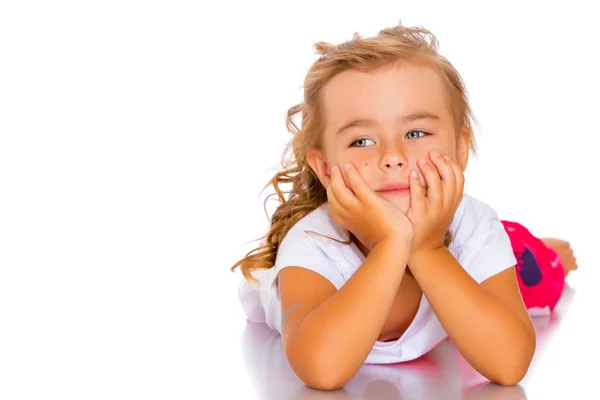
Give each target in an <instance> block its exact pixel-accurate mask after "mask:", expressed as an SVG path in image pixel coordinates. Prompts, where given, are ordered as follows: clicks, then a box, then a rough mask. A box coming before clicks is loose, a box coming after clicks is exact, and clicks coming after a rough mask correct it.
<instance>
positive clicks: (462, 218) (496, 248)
mask: <svg viewBox="0 0 600 400" xmlns="http://www.w3.org/2000/svg"><path fill="white" fill-rule="evenodd" d="M328 208H329V204H328V203H325V204H323V205H322V206H321V207H319V208H317V209H316V210H314V211H312V212H311V213H309V214H308V215H306V216H305V217H304V218H302V219H301V220H300V221H298V222H297V223H296V224H295V225H294V226H293V227H292V228H291V229H290V230H289V232H288V233H287V234H286V236H285V237H284V239H283V241H282V242H281V244H280V246H279V250H278V253H277V257H276V259H275V265H274V266H273V268H271V269H268V270H263V271H253V272H252V275H253V276H254V277H255V278H257V279H258V280H259V281H260V284H256V283H254V282H249V281H246V280H245V279H244V278H242V282H241V284H240V287H239V291H238V295H239V298H240V301H241V303H242V306H243V308H244V311H245V313H246V315H247V317H248V319H249V320H250V321H253V322H264V323H266V324H267V325H268V326H269V327H271V328H272V329H275V330H277V331H278V332H279V333H281V301H280V297H279V287H278V280H277V274H278V273H279V271H280V270H281V269H282V268H285V267H288V266H302V267H304V268H308V269H310V270H313V271H315V272H317V273H319V274H321V275H322V276H324V277H325V278H327V279H328V280H329V281H330V282H331V283H332V284H333V285H334V286H335V287H336V288H337V289H340V288H341V287H342V285H343V284H344V283H345V282H346V281H348V279H350V277H351V276H352V274H354V272H355V271H356V270H357V269H358V268H359V267H360V266H361V264H362V263H363V261H364V260H365V256H364V255H363V253H362V252H361V251H360V249H358V247H357V246H356V245H355V244H354V243H351V244H343V243H338V242H336V241H334V240H331V239H329V238H327V237H323V236H318V235H314V234H311V233H308V232H306V231H309V232H310V231H312V232H317V233H318V234H321V235H325V236H329V237H333V238H335V239H337V240H340V241H348V239H349V232H348V231H347V230H345V229H344V228H342V227H341V226H340V225H338V224H337V222H336V221H335V220H334V219H333V218H332V217H331V216H330V215H329V212H328ZM450 231H451V232H452V234H453V241H452V243H451V244H450V246H449V250H450V252H451V253H452V254H453V255H454V257H455V258H456V259H457V260H458V262H459V263H460V265H461V266H462V267H463V268H464V269H465V271H467V273H468V274H469V275H470V276H471V277H473V279H474V280H475V281H477V282H478V283H481V282H483V281H484V280H486V279H487V278H489V277H491V276H493V275H495V274H497V273H499V272H501V271H504V270H506V269H507V268H510V267H512V266H514V265H515V264H516V263H517V260H516V259H515V256H514V253H513V251H512V247H511V244H510V239H509V237H508V234H507V233H506V231H505V230H504V226H503V225H502V223H501V222H500V219H499V218H498V216H497V214H496V212H495V211H494V210H493V209H492V208H491V207H490V206H488V205H487V204H485V203H483V202H481V201H479V200H477V199H475V198H473V197H471V196H468V195H467V194H464V195H463V199H462V201H461V203H460V205H459V207H458V209H457V211H456V213H455V215H454V219H453V221H452V224H451V225H450ZM447 336H448V335H447V333H446V331H445V330H444V328H443V327H442V325H441V324H440V322H439V320H438V318H437V317H436V315H435V314H434V312H433V310H432V308H431V306H430V305H429V302H428V301H427V298H426V297H425V296H424V295H422V297H421V302H420V304H419V309H418V311H417V314H416V316H415V318H414V319H413V321H412V323H411V324H410V326H409V327H408V329H407V330H406V332H404V334H403V335H402V336H401V337H400V338H398V339H397V340H394V341H389V342H380V341H376V342H375V344H374V345H373V348H372V349H371V352H370V353H369V355H368V357H367V359H366V360H365V363H371V364H388V363H396V362H403V361H409V360H413V359H415V358H418V357H420V356H421V355H423V354H425V353H427V352H428V351H429V350H431V349H432V348H434V347H435V346H436V345H437V344H438V343H440V342H441V341H442V340H444V339H445V338H446V337H447Z"/></svg>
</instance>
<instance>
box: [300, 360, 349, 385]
mask: <svg viewBox="0 0 600 400" xmlns="http://www.w3.org/2000/svg"><path fill="white" fill-rule="evenodd" d="M302 370H303V371H302V372H301V370H300V369H299V370H298V371H297V372H296V374H297V376H298V378H299V379H300V380H301V381H302V382H303V383H304V384H305V385H306V386H308V387H310V388H312V389H316V390H323V391H331V390H338V389H341V388H342V387H344V385H345V384H346V383H348V381H347V380H344V379H342V377H341V376H340V374H339V373H337V372H336V370H335V369H324V368H322V366H318V365H313V367H312V368H311V367H309V368H303V369H302Z"/></svg>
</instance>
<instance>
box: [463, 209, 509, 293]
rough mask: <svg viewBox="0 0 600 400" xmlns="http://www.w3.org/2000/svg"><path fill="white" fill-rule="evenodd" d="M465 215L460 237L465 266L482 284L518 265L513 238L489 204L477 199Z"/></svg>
mask: <svg viewBox="0 0 600 400" xmlns="http://www.w3.org/2000/svg"><path fill="white" fill-rule="evenodd" d="M466 213H468V215H465V216H464V217H463V218H462V221H461V225H467V226H466V227H465V226H461V230H462V232H461V233H462V237H461V238H460V242H461V243H460V245H459V246H460V247H461V248H460V253H461V259H459V262H460V263H461V265H462V266H463V268H464V269H465V270H466V271H467V272H468V273H469V275H471V276H472V277H473V279H474V280H475V281H477V282H478V283H481V282H483V281H485V280H486V279H488V278H490V277H492V276H494V275H496V274H498V273H500V272H502V271H504V270H506V269H508V268H511V267H513V266H515V265H516V263H517V259H516V258H515V255H514V252H513V249H512V245H511V243H510V238H509V237H508V234H507V233H506V230H505V229H504V225H502V222H501V221H500V219H499V218H498V215H497V213H496V212H495V211H494V210H493V209H492V208H491V207H490V206H489V205H487V204H485V203H482V202H480V201H477V200H474V201H473V202H472V204H470V207H469V210H467V211H466Z"/></svg>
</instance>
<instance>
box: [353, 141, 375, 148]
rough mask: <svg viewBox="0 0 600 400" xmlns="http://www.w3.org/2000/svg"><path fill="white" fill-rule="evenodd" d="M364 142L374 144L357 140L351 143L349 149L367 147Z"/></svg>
mask: <svg viewBox="0 0 600 400" xmlns="http://www.w3.org/2000/svg"><path fill="white" fill-rule="evenodd" d="M365 142H371V143H373V144H375V142H373V141H372V140H370V139H358V140H355V141H354V142H352V144H351V145H350V147H366V146H367V145H366V144H365Z"/></svg>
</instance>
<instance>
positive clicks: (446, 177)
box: [431, 151, 456, 208]
mask: <svg viewBox="0 0 600 400" xmlns="http://www.w3.org/2000/svg"><path fill="white" fill-rule="evenodd" d="M431 160H432V162H433V164H434V165H435V166H436V168H437V170H438V173H439V174H440V177H441V178H442V183H441V185H442V191H443V193H444V197H443V207H444V208H448V207H449V206H452V205H453V204H454V198H455V196H456V174H455V172H454V169H453V168H452V165H450V163H449V162H448V159H447V158H445V157H442V156H441V155H440V154H439V153H438V152H436V151H432V152H431Z"/></svg>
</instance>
